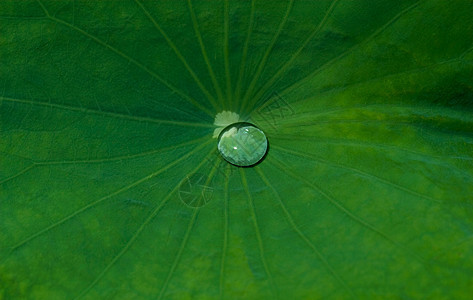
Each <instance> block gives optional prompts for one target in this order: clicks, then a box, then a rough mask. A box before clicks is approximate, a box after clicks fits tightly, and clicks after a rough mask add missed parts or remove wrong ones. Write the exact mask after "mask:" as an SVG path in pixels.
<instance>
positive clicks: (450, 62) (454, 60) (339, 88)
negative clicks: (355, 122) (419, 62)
mask: <svg viewBox="0 0 473 300" xmlns="http://www.w3.org/2000/svg"><path fill="white" fill-rule="evenodd" d="M462 62H464V58H462V57H461V56H460V57H457V58H452V59H448V60H444V61H440V62H436V63H433V64H429V65H425V66H421V67H415V68H412V69H408V70H402V71H399V72H396V73H389V74H384V75H381V76H374V77H370V78H365V79H362V80H358V81H354V82H350V83H344V84H343V85H342V86H334V87H330V88H328V89H325V88H324V89H321V90H316V91H314V93H317V96H316V97H317V98H318V99H320V98H321V96H322V95H325V94H331V93H334V92H337V91H346V90H348V89H349V88H352V87H355V86H359V85H365V84H369V83H372V82H376V81H379V80H385V79H389V78H393V77H396V76H404V75H409V74H413V73H417V72H419V73H420V72H424V71H430V70H431V69H433V68H438V67H441V66H445V65H453V64H461V63H462ZM308 100H309V99H308V98H304V99H300V100H297V101H293V102H291V105H295V104H297V103H298V102H301V101H308ZM271 103H272V101H266V102H264V103H262V104H261V105H259V106H258V107H259V109H263V108H264V107H266V106H267V105H269V104H271Z"/></svg>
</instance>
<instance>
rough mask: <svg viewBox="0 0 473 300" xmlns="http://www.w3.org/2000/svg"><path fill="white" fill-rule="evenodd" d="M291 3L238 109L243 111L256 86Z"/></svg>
mask: <svg viewBox="0 0 473 300" xmlns="http://www.w3.org/2000/svg"><path fill="white" fill-rule="evenodd" d="M293 4H294V0H289V3H288V4H287V8H286V13H285V14H284V17H283V18H282V20H281V22H280V23H279V26H278V29H277V31H276V34H275V35H274V36H273V39H272V40H271V42H270V43H269V45H268V48H267V49H266V52H265V53H264V55H263V57H262V58H261V60H260V62H259V64H258V68H257V69H256V72H255V74H254V75H253V77H252V80H251V82H250V85H249V86H248V89H247V90H246V93H245V95H244V96H243V100H242V104H241V107H240V111H243V110H244V109H245V107H246V104H247V101H248V100H249V98H250V96H251V95H252V94H253V90H254V88H255V86H256V83H257V82H258V79H259V77H260V75H261V73H262V72H263V69H264V67H265V66H266V62H267V60H268V58H269V55H270V54H271V51H272V50H273V49H274V45H275V44H276V42H277V40H278V39H279V36H280V34H281V32H282V30H283V28H284V26H285V25H286V22H287V20H288V19H289V14H290V13H291V10H292V7H293Z"/></svg>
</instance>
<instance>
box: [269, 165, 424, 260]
mask: <svg viewBox="0 0 473 300" xmlns="http://www.w3.org/2000/svg"><path fill="white" fill-rule="evenodd" d="M271 162H272V163H273V165H274V166H276V167H277V168H279V169H280V170H282V171H284V172H285V173H286V174H288V175H289V176H291V177H292V178H294V179H296V180H298V181H300V182H304V183H305V184H306V185H308V186H310V187H311V188H312V189H314V190H315V191H316V192H317V193H319V194H320V195H322V196H323V197H324V198H325V199H327V200H328V201H329V202H330V203H332V204H333V205H334V206H335V207H336V208H337V209H339V210H340V211H341V212H342V213H344V214H345V215H347V216H348V217H349V218H350V219H352V220H353V221H355V222H356V223H358V224H360V225H361V226H363V227H365V228H367V229H369V230H370V231H372V232H374V233H375V234H377V235H379V236H381V237H382V238H383V239H385V240H386V241H388V242H389V243H391V244H393V245H394V246H396V247H398V248H399V249H402V250H404V252H406V253H408V254H409V255H411V256H412V257H414V258H415V259H416V260H418V261H419V262H421V263H422V265H423V266H424V267H425V266H426V265H425V259H424V258H422V257H420V256H419V255H418V254H417V253H414V252H413V251H411V250H410V249H407V248H406V247H404V246H403V245H401V244H400V243H398V242H396V241H395V240H393V239H392V238H390V237H389V236H388V235H387V234H385V233H384V232H382V231H380V230H379V229H377V228H376V227H374V226H373V225H371V224H369V223H367V222H366V221H364V220H363V219H361V218H360V217H358V216H356V215H355V214H353V213H352V212H351V211H349V210H348V209H347V208H346V207H345V206H343V205H342V204H341V203H339V202H338V201H337V200H335V198H333V197H332V196H331V195H329V194H328V193H327V192H325V191H323V190H322V189H321V188H320V187H319V186H318V185H316V184H314V183H311V182H310V181H308V180H307V179H305V178H302V177H300V176H297V175H296V174H294V173H293V172H292V171H290V170H289V168H288V167H287V166H286V165H284V163H282V162H281V161H279V160H278V159H276V158H274V156H273V157H272V161H271Z"/></svg>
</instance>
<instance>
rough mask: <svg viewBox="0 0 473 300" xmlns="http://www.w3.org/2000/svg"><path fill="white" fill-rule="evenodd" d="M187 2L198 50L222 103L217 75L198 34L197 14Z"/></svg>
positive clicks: (188, 1)
mask: <svg viewBox="0 0 473 300" xmlns="http://www.w3.org/2000/svg"><path fill="white" fill-rule="evenodd" d="M187 4H188V6H189V12H190V15H191V19H192V26H193V27H194V32H195V35H196V37H197V40H198V41H199V46H200V50H201V52H202V56H203V57H204V61H205V65H206V66H207V70H208V72H209V75H210V79H211V80H212V83H213V85H214V88H215V91H216V92H217V97H218V98H219V100H220V103H221V104H222V105H223V93H222V89H221V88H220V84H219V83H218V81H217V77H216V76H215V73H214V71H213V68H212V65H211V64H210V60H209V57H208V55H207V51H206V49H205V45H204V41H203V39H202V35H201V34H200V30H199V24H198V23H197V16H196V15H195V12H194V9H193V7H192V1H191V0H187Z"/></svg>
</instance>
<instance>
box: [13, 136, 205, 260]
mask: <svg viewBox="0 0 473 300" xmlns="http://www.w3.org/2000/svg"><path fill="white" fill-rule="evenodd" d="M210 142H211V141H208V142H206V143H203V144H202V145H200V146H197V147H196V148H194V149H193V150H192V151H189V152H188V153H186V154H185V155H183V156H181V157H180V158H179V159H176V160H174V161H173V162H171V163H169V164H167V165H165V166H163V167H162V168H160V169H159V170H158V171H155V172H153V173H151V174H148V175H147V176H145V177H143V178H141V179H139V180H137V181H135V182H133V183H131V184H129V185H126V186H124V187H122V188H120V189H118V190H116V191H114V192H112V193H110V194H108V195H106V196H104V197H102V198H100V199H98V200H95V201H93V202H91V203H89V204H87V205H85V206H83V207H81V208H79V209H77V210H76V211H74V212H73V213H71V214H69V215H67V216H66V217H64V218H62V219H61V220H59V221H56V222H54V223H53V224H51V225H49V226H47V227H45V228H43V229H41V230H39V231H37V232H36V233H34V234H32V235H30V236H29V237H27V238H25V239H23V240H22V241H21V242H19V243H17V244H15V245H14V246H12V247H11V250H10V253H11V252H13V251H15V250H16V249H18V248H20V247H21V246H23V245H25V244H26V243H28V242H30V241H32V240H33V239H35V238H37V237H38V236H40V235H42V234H44V233H46V232H48V231H50V230H51V229H53V228H55V227H57V226H59V225H61V224H63V223H65V222H67V221H69V220H70V219H72V218H74V217H75V216H77V215H79V214H80V213H83V212H84V211H86V210H88V209H90V208H92V207H94V206H96V205H97V204H99V203H101V202H103V201H105V200H107V199H110V198H112V197H114V196H116V195H118V194H121V193H123V192H125V191H128V190H130V189H131V188H133V187H135V186H137V185H139V184H141V183H144V182H146V181H148V180H150V179H152V178H154V177H156V176H157V175H159V174H161V173H163V172H164V171H166V170H168V169H169V168H171V167H173V166H175V165H176V164H178V163H180V162H181V161H183V160H185V159H187V158H188V157H190V156H191V155H193V154H195V153H197V152H198V151H199V150H201V149H202V148H204V147H205V146H206V145H207V144H209V143H210Z"/></svg>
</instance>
